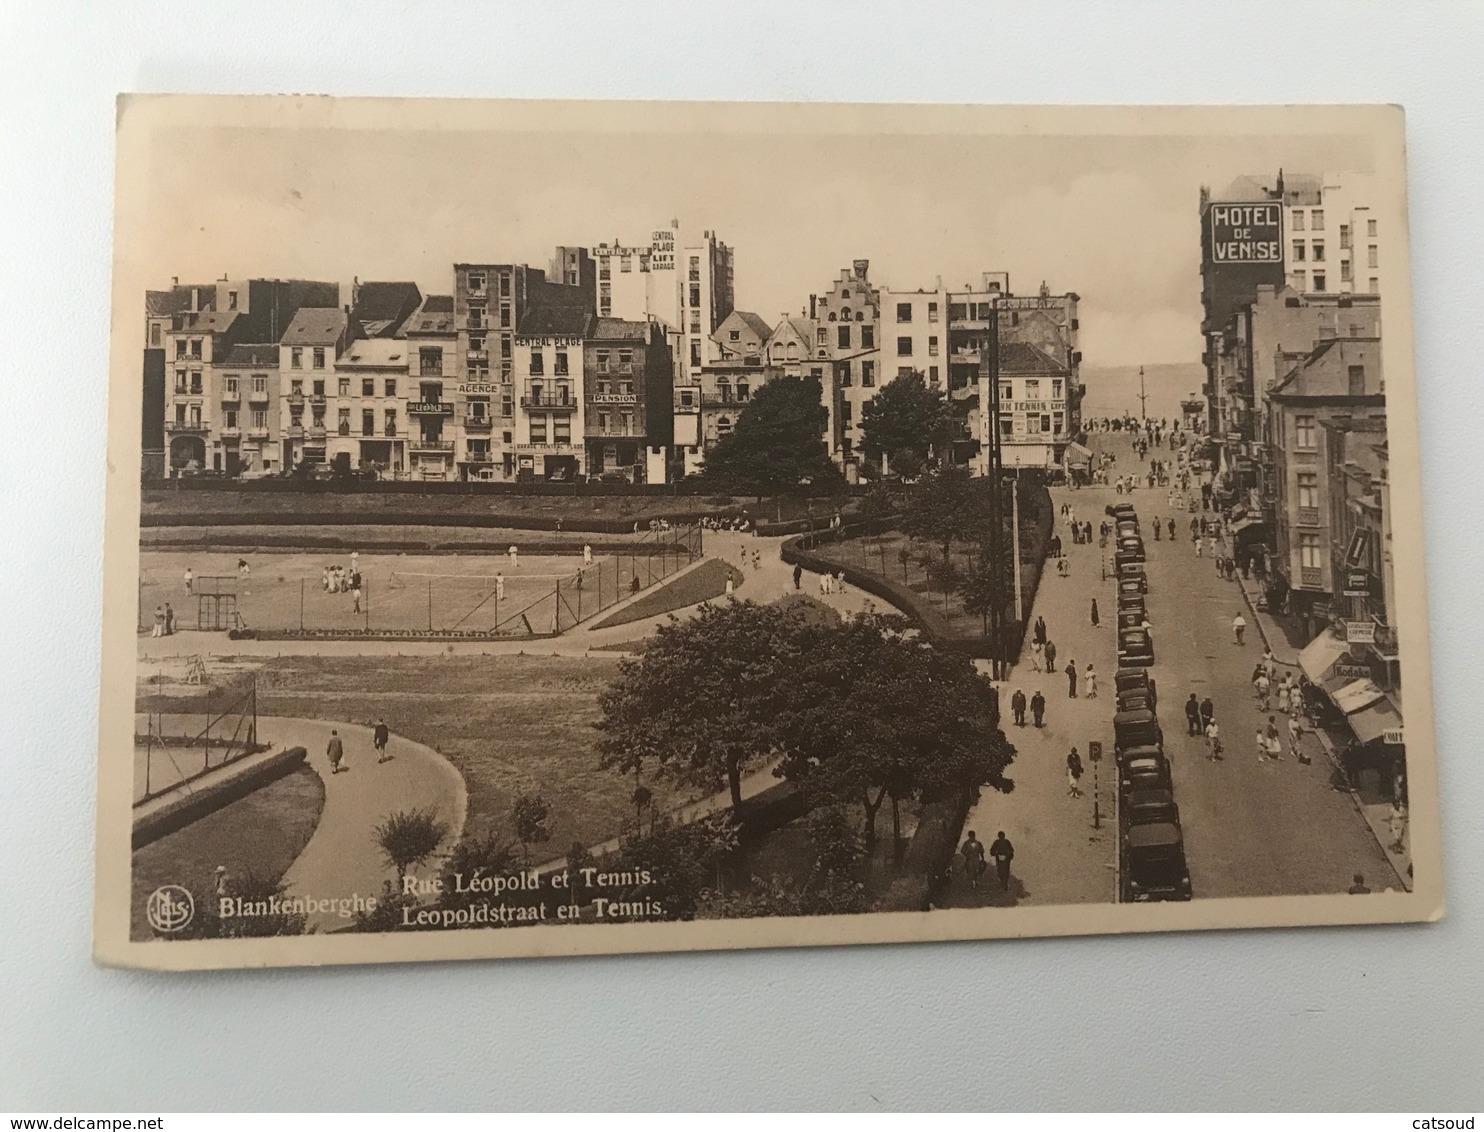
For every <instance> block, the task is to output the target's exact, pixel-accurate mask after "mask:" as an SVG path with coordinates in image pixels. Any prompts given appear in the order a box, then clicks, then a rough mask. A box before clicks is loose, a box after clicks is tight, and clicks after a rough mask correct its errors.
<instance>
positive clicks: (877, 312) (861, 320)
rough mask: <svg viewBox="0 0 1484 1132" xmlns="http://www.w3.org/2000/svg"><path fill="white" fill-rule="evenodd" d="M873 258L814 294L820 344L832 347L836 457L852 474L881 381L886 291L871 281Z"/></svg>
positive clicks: (829, 393)
mask: <svg viewBox="0 0 1484 1132" xmlns="http://www.w3.org/2000/svg"><path fill="white" fill-rule="evenodd" d="M870 270H871V262H870V260H865V259H858V260H855V261H854V262H853V263H852V264H851V265H850V267H848V268H841V269H840V276H839V278H838V279H836V280H835V281H834V282H833V283H832V284H831V285H830V286H829V288H828V289H826V290H825V291H824V292H823V293H822V294H818V295H810V296H809V313H810V317H811V318H813V320H814V323H815V346H816V349H818V348H821V347H822V348H824V349H825V350H827V351H828V355H829V359H830V369H829V370H828V371H827V373H828V374H829V375H830V377H831V379H832V380H830V381H829V382H827V383H826V386H825V399H824V401H825V408H826V409H827V410H828V412H829V417H828V423H827V425H826V429H827V434H826V435H827V444H828V446H829V452H830V456H831V458H833V459H834V460H835V461H836V462H837V463H839V464H840V465H841V467H842V468H844V470H845V473H846V475H847V476H848V477H851V478H852V479H853V478H854V477H855V476H856V475H857V474H858V471H857V453H858V452H859V451H860V444H861V432H860V422H861V412H862V410H863V409H864V407H865V405H866V402H868V401H870V400H871V398H872V397H874V396H875V395H876V390H877V389H878V388H880V386H881V385H882V384H883V382H882V381H881V343H880V339H879V337H878V334H879V331H880V322H881V305H880V300H881V296H880V293H879V292H878V291H877V289H876V288H875V287H873V286H872V285H871V280H870Z"/></svg>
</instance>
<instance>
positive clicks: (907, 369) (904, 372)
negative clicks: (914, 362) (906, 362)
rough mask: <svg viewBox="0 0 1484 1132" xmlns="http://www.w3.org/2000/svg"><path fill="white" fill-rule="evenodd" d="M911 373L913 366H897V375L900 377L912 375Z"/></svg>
mask: <svg viewBox="0 0 1484 1132" xmlns="http://www.w3.org/2000/svg"><path fill="white" fill-rule="evenodd" d="M911 374H912V367H911V366H897V376H898V377H910V376H911Z"/></svg>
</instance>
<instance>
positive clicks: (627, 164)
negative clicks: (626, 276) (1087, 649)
mask: <svg viewBox="0 0 1484 1132" xmlns="http://www.w3.org/2000/svg"><path fill="white" fill-rule="evenodd" d="M1368 153H1369V148H1368V145H1367V144H1366V143H1365V142H1364V141H1363V139H1360V138H1357V137H1355V136H1353V135H1352V136H1330V135H1317V136H1316V135H1310V136H1305V137H1298V136H1293V137H1288V138H1276V137H1270V136H1261V137H1255V136H1243V137H1232V136H1224V137H1219V138H1211V137H1197V136H1168V135H1166V136H1158V137H1147V136H1146V137H1109V136H1096V137H1067V136H1061V137H1042V136H993V135H991V136H956V135H953V134H940V135H921V134H916V135H914V134H903V133H900V132H898V133H895V134H888V135H884V136H879V137H863V136H861V135H860V134H826V135H806V134H801V133H799V132H798V131H793V132H784V133H768V132H766V131H762V132H759V131H756V130H749V131H742V132H724V131H711V132H704V133H702V132H668V131H666V132H653V131H650V132H626V133H618V132H611V131H605V132H594V131H592V130H590V129H588V130H583V129H564V130H557V131H542V132H509V131H490V130H468V129H436V130H402V129H365V128H354V129H346V128H333V129H326V128H322V127H321V126H319V125H315V126H314V127H312V128H282V129H262V128H235V127H234V128H211V127H201V126H199V125H198V126H194V127H192V128H189V129H179V128H172V129H168V130H160V131H157V132H155V133H154V134H153V135H152V141H151V144H150V145H149V147H148V182H149V187H148V192H147V194H146V195H145V196H144V198H143V199H142V201H141V204H142V212H141V218H142V219H143V221H144V223H145V225H146V227H147V230H148V233H149V236H148V240H147V242H146V243H145V245H144V254H143V255H142V256H141V257H140V262H139V263H138V264H137V265H134V266H137V268H138V269H139V270H138V273H137V274H138V277H139V278H142V279H145V280H147V281H148V282H147V284H146V285H150V286H166V285H168V284H169V280H170V277H171V276H179V277H180V278H181V279H182V281H188V280H198V281H199V280H210V279H215V278H219V277H221V276H222V275H224V274H225V275H231V276H232V277H233V278H244V277H250V276H277V277H287V276H296V277H303V278H314V279H336V280H343V281H349V279H350V278H351V276H353V275H357V276H359V277H360V278H361V279H362V280H366V279H411V280H415V281H416V282H417V283H418V284H419V285H420V286H421V287H422V288H423V290H424V291H425V292H427V291H440V292H446V291H448V290H449V289H450V287H451V275H452V271H451V265H452V264H453V263H454V262H455V261H468V262H481V261H489V262H527V263H531V264H533V265H536V266H545V264H546V262H547V260H548V259H549V258H550V256H551V254H552V249H553V247H554V246H555V245H557V244H559V243H562V244H595V243H597V242H599V241H605V240H606V241H612V240H614V239H615V238H616V239H618V240H620V241H623V242H628V243H638V242H641V241H644V240H645V239H646V238H647V234H648V233H649V232H650V231H651V230H652V229H653V228H655V227H656V226H659V225H661V224H664V223H667V222H668V221H669V220H671V219H679V220H680V222H681V225H682V227H683V229H684V230H685V231H686V232H699V231H700V230H701V229H704V228H711V229H715V230H716V231H717V233H718V234H719V235H720V237H721V238H722V239H723V240H724V241H726V242H727V243H729V244H731V245H732V246H733V247H734V248H735V249H736V285H737V304H738V306H739V307H741V308H742V309H750V310H754V311H757V312H758V313H759V314H761V315H763V316H764V317H765V318H767V319H768V320H769V321H772V320H774V319H776V318H777V317H778V315H780V314H781V313H783V312H784V311H788V312H796V311H798V310H799V309H800V308H801V307H803V306H805V305H806V304H807V302H808V296H809V294H810V293H811V292H820V291H822V290H824V289H825V288H826V287H827V285H828V284H829V283H830V281H831V280H833V279H834V278H835V277H836V273H837V272H838V271H839V269H840V268H841V267H844V266H846V265H848V264H849V263H850V262H851V260H853V259H856V258H867V259H869V260H870V261H871V277H872V280H873V281H874V282H876V283H877V284H878V285H881V284H885V285H889V286H891V287H894V288H899V289H910V288H916V287H924V286H932V285H933V284H934V281H935V279H936V278H937V277H939V276H941V277H942V279H943V282H944V283H945V284H946V285H948V286H961V285H963V284H964V283H966V282H968V281H969V280H971V279H975V278H977V277H978V275H979V274H980V273H981V272H983V271H986V270H1002V271H1009V272H1010V278H1011V286H1012V288H1013V289H1014V290H1016V291H1033V290H1034V289H1035V288H1036V287H1038V286H1039V285H1040V283H1041V281H1042V280H1043V279H1044V280H1045V281H1046V282H1047V283H1048V284H1049V285H1050V286H1051V288H1052V289H1053V290H1054V291H1058V292H1060V291H1067V290H1071V291H1076V292H1077V293H1078V294H1080V295H1081V296H1082V300H1083V303H1082V312H1081V313H1082V331H1083V350H1084V357H1085V361H1086V362H1087V363H1088V364H1090V365H1127V364H1139V363H1160V362H1189V361H1194V360H1195V359H1197V358H1198V357H1199V354H1200V351H1201V345H1200V339H1199V330H1198V321H1199V312H1200V279H1199V274H1198V267H1199V253H1200V228H1199V220H1198V211H1197V208H1198V194H1199V189H1200V186H1201V185H1202V184H1209V185H1212V186H1214V187H1216V188H1220V187H1222V186H1224V185H1226V184H1227V183H1228V182H1230V181H1231V180H1232V179H1233V178H1234V177H1235V176H1237V175H1238V174H1241V173H1245V172H1273V171H1276V170H1277V169H1278V168H1279V167H1283V168H1285V169H1287V170H1289V171H1305V172H1316V173H1319V172H1324V171H1325V170H1338V169H1364V168H1365V167H1366V165H1365V163H1366V162H1367V161H1368V160H1369V157H1368ZM132 274H134V273H133V272H131V275H132Z"/></svg>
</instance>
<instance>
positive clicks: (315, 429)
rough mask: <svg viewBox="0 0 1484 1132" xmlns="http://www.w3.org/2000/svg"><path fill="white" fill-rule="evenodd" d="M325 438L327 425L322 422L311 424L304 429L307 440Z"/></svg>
mask: <svg viewBox="0 0 1484 1132" xmlns="http://www.w3.org/2000/svg"><path fill="white" fill-rule="evenodd" d="M324 438H325V426H324V425H322V424H317V425H310V426H309V427H308V428H307V429H305V430H304V439H305V440H323V439H324Z"/></svg>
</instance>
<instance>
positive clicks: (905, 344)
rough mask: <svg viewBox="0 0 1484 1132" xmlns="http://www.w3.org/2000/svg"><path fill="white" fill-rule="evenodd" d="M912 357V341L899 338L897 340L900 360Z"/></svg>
mask: <svg viewBox="0 0 1484 1132" xmlns="http://www.w3.org/2000/svg"><path fill="white" fill-rule="evenodd" d="M911 356H912V339H911V338H898V339H897V357H899V358H910V357H911Z"/></svg>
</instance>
